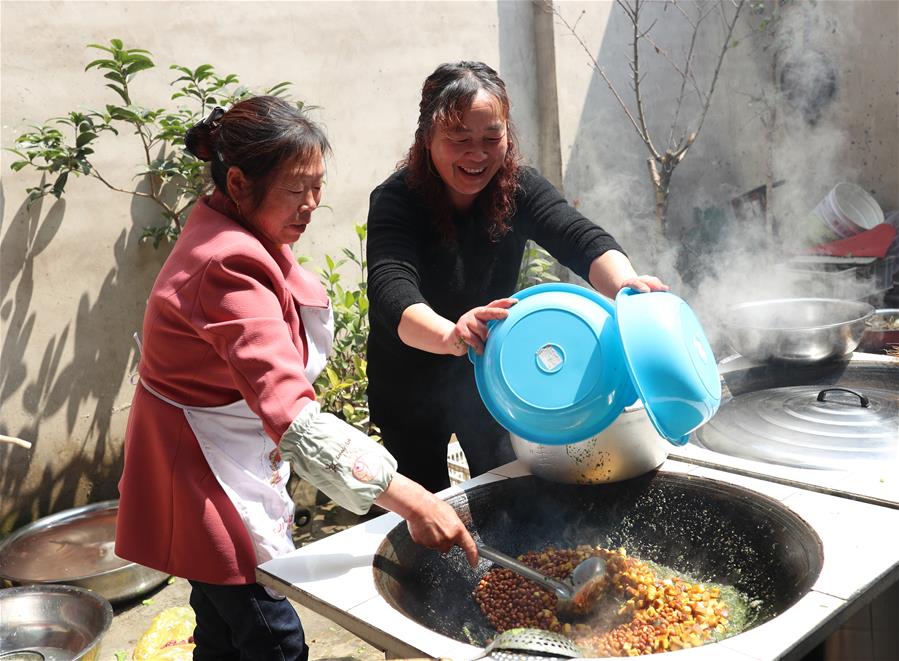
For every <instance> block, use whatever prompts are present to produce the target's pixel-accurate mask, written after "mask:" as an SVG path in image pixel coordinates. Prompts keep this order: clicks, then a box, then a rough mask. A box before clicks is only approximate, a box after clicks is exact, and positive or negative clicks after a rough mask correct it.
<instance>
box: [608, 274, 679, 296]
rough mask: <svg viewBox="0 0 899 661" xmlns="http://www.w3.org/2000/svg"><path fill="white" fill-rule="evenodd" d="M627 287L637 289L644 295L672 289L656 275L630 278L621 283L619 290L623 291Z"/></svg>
mask: <svg viewBox="0 0 899 661" xmlns="http://www.w3.org/2000/svg"><path fill="white" fill-rule="evenodd" d="M625 287H630V288H631V289H636V290H637V291H639V292H643V293H646V292H648V291H668V290H669V289H670V287H668V285H666V284H665V283H664V282H662V281H661V280H659V279H658V278H657V277H655V276H654V275H638V276H634V277H633V278H628V279H627V280H625V281H624V282H622V283H621V286H620V287H618V289H619V290H621V289H624V288H625Z"/></svg>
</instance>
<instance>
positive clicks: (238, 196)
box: [225, 165, 250, 208]
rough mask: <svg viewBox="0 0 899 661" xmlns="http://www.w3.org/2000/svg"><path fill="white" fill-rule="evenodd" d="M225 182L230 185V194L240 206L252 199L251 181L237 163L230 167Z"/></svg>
mask: <svg viewBox="0 0 899 661" xmlns="http://www.w3.org/2000/svg"><path fill="white" fill-rule="evenodd" d="M225 183H226V184H227V186H228V195H229V197H230V198H231V199H232V200H234V202H235V203H236V204H237V206H238V208H240V206H241V205H243V204H244V203H245V202H247V201H248V200H249V199H250V182H249V180H248V179H247V177H246V175H244V173H243V170H241V169H240V168H239V167H237V166H236V165H232V166H231V167H230V168H228V174H227V175H226V179H225Z"/></svg>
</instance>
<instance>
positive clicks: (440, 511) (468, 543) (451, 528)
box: [375, 473, 478, 567]
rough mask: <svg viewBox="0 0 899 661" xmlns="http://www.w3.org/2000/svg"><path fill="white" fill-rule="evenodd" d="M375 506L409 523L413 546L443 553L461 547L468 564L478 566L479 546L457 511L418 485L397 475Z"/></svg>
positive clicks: (377, 499) (407, 524) (378, 498)
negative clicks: (416, 545)
mask: <svg viewBox="0 0 899 661" xmlns="http://www.w3.org/2000/svg"><path fill="white" fill-rule="evenodd" d="M375 502H376V503H377V504H378V505H380V506H381V507H383V508H385V509H388V510H390V511H392V512H396V513H397V514H399V515H400V516H401V517H403V518H404V519H405V520H406V526H407V527H408V528H409V535H410V536H411V537H412V541H413V542H415V543H417V544H421V545H422V546H425V547H427V548H429V549H436V550H438V551H440V552H441V553H447V552H448V551H449V550H450V549H451V548H453V547H454V546H458V547H459V548H461V549H462V551H463V552H464V553H465V557H466V558H468V564H470V565H471V566H472V567H476V566H477V564H478V549H477V546H476V545H475V543H474V539H473V538H472V536H471V534H470V533H469V532H468V530H467V529H466V528H465V524H463V523H462V520H461V519H460V518H459V515H458V514H456V510H454V509H453V508H452V507H451V506H450V505H449V504H448V503H447V502H446V501H444V500H441V499H440V498H438V497H437V496H435V495H434V494H432V493H431V492H430V491H428V490H427V489H425V488H424V487H423V486H421V485H420V484H418V482H414V481H412V480H410V479H409V478H407V477H405V476H404V475H400V474H399V473H397V474H396V475H395V476H394V478H393V480H391V482H390V485H389V486H388V487H387V489H386V491H384V492H383V493H382V494H381V495H380V496H378V497H377V498H376V499H375Z"/></svg>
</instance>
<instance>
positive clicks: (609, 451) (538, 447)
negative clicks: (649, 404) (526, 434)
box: [510, 400, 671, 484]
mask: <svg viewBox="0 0 899 661" xmlns="http://www.w3.org/2000/svg"><path fill="white" fill-rule="evenodd" d="M510 437H511V439H512V450H513V451H514V452H515V456H516V457H518V459H519V460H520V461H521V462H522V463H524V464H525V465H526V466H527V467H528V469H529V470H530V471H531V473H533V474H534V475H538V476H539V477H542V478H543V479H546V480H552V481H553V482H563V483H566V484H600V483H603V482H618V481H620V480H629V479H631V478H632V477H637V476H638V475H643V474H644V473H648V472H649V471H651V470H655V469H656V468H658V467H659V466H661V465H662V462H664V461H665V459H666V458H667V457H668V449H669V448H670V447H671V444H670V443H669V442H668V441H666V440H665V439H664V438H662V437H661V436H660V435H659V433H658V432H657V431H656V430H655V427H653V426H652V422H651V421H650V419H649V416H648V415H647V413H646V409H645V408H644V407H643V403H642V402H640V401H639V400H638V401H637V403H636V404H635V405H633V406H628V407H627V408H625V409H624V411H623V412H622V413H621V414H619V416H618V417H617V418H616V419H615V421H614V422H613V423H612V424H611V425H609V426H608V427H606V428H605V429H603V430H602V431H601V432H600V433H598V434H596V435H595V436H592V437H591V438H588V439H586V440H583V441H578V442H576V443H570V444H568V445H546V444H543V443H532V442H531V441H528V440H525V439H523V438H521V437H519V436H516V435H515V434H510Z"/></svg>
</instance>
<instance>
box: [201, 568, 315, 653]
mask: <svg viewBox="0 0 899 661" xmlns="http://www.w3.org/2000/svg"><path fill="white" fill-rule="evenodd" d="M190 585H191V588H192V589H191V592H190V606H191V608H193V610H194V614H195V615H196V617H197V626H196V628H195V629H194V643H195V644H196V647H195V648H194V659H195V661H307V659H308V658H309V648H308V647H307V646H306V637H305V634H304V632H303V625H302V624H301V623H300V618H299V617H298V616H297V612H296V611H295V610H294V608H293V605H291V603H290V602H289V601H288V600H287V599H276V598H274V597H272V596H271V595H270V594H269V593H268V592H266V591H265V588H263V587H262V586H261V585H258V584H256V583H253V584H250V585H211V584H209V583H200V582H199V581H190Z"/></svg>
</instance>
